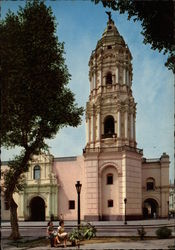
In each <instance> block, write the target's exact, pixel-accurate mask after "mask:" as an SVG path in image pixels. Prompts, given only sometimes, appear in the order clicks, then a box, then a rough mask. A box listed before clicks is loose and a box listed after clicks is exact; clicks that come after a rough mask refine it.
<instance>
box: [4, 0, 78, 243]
mask: <svg viewBox="0 0 175 250" xmlns="http://www.w3.org/2000/svg"><path fill="white" fill-rule="evenodd" d="M55 31H56V21H55V18H54V16H53V14H52V11H51V8H50V7H47V6H46V5H45V4H44V2H43V1H40V0H33V1H27V3H26V5H25V7H24V8H21V7H20V8H19V10H18V12H17V14H14V13H12V12H10V11H9V12H8V14H7V15H6V17H5V19H4V20H2V21H1V22H0V33H1V36H0V54H1V67H0V74H1V82H0V84H1V90H2V91H1V97H2V101H1V117H0V118H1V121H3V122H2V123H1V132H0V133H1V134H0V135H1V144H2V146H4V147H6V148H12V147H15V146H19V147H21V148H22V152H21V154H20V155H18V156H16V157H15V158H14V159H13V160H12V161H10V162H9V164H8V166H9V169H8V170H7V171H5V172H4V186H5V196H6V199H7V200H8V202H9V207H10V221H11V227H12V232H11V238H13V239H17V238H19V237H20V234H19V230H18V220H17V204H16V203H15V201H14V198H13V194H14V192H16V191H18V190H21V189H22V188H23V185H22V184H21V181H20V180H21V178H22V175H23V174H24V173H25V172H27V171H28V162H29V160H31V158H32V156H33V155H34V154H38V153H39V152H40V151H41V150H45V149H47V145H46V143H45V139H51V138H53V137H54V136H55V135H56V133H57V132H58V131H59V130H60V129H61V128H62V127H64V126H74V127H76V126H78V125H79V124H80V122H81V115H82V114H83V108H82V107H80V108H79V107H78V106H77V104H76V103H75V98H74V94H73V93H72V92H71V91H70V89H69V88H68V86H67V85H68V82H69V80H70V74H69V73H68V69H67V66H66V65H65V59H64V44H63V43H60V42H59V41H58V38H57V36H56V35H55Z"/></svg>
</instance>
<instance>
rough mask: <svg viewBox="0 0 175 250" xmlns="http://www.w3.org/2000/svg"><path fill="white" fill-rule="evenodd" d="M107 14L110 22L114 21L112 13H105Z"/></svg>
mask: <svg viewBox="0 0 175 250" xmlns="http://www.w3.org/2000/svg"><path fill="white" fill-rule="evenodd" d="M105 12H106V14H107V15H108V18H109V21H112V18H111V11H105Z"/></svg>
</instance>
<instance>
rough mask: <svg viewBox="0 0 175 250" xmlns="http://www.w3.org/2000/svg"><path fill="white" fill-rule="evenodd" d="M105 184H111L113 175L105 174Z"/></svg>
mask: <svg viewBox="0 0 175 250" xmlns="http://www.w3.org/2000/svg"><path fill="white" fill-rule="evenodd" d="M106 183H107V185H112V184H113V174H107V178H106Z"/></svg>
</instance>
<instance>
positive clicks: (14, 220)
mask: <svg viewBox="0 0 175 250" xmlns="http://www.w3.org/2000/svg"><path fill="white" fill-rule="evenodd" d="M9 205H10V223H11V228H12V231H11V234H10V237H9V238H10V239H13V240H17V239H19V238H20V233H19V227H18V217H17V207H18V206H17V204H16V202H15V201H14V199H13V197H12V198H11V201H10V202H9Z"/></svg>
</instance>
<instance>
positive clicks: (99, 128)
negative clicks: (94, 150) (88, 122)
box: [97, 113, 101, 140]
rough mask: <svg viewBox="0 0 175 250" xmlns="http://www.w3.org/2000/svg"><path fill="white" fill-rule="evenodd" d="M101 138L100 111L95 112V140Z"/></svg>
mask: <svg viewBox="0 0 175 250" xmlns="http://www.w3.org/2000/svg"><path fill="white" fill-rule="evenodd" d="M100 138H101V121H100V113H98V114H97V140H100Z"/></svg>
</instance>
